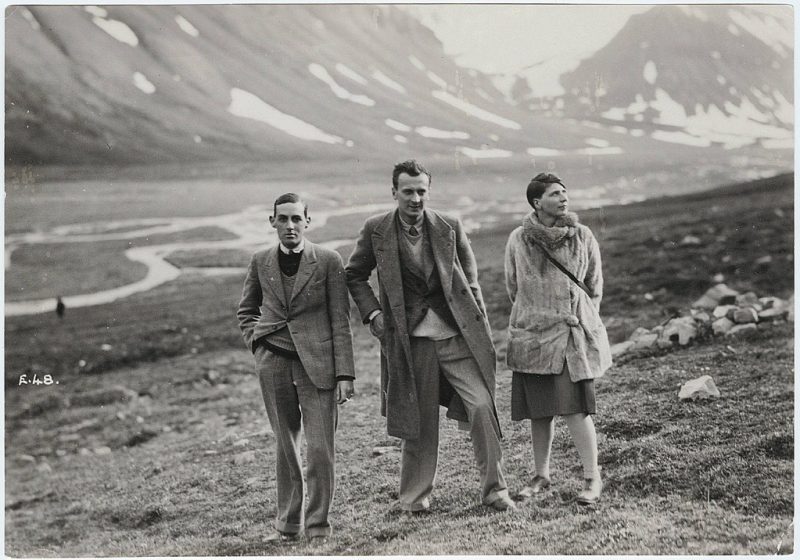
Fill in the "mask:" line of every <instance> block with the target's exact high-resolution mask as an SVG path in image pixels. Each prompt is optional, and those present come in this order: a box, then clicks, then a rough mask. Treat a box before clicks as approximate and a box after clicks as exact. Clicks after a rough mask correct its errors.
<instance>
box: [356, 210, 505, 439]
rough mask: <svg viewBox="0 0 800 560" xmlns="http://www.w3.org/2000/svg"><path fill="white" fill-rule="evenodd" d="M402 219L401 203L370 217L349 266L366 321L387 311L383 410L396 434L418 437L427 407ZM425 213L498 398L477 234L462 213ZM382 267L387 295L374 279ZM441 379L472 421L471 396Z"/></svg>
mask: <svg viewBox="0 0 800 560" xmlns="http://www.w3.org/2000/svg"><path fill="white" fill-rule="evenodd" d="M397 219H398V217H397V210H393V211H390V212H388V213H385V214H379V215H377V216H373V217H371V218H369V219H367V221H366V222H365V223H364V227H363V228H362V229H361V232H360V233H359V237H358V241H357V243H356V247H355V249H354V250H353V253H352V254H351V255H350V260H349V261H348V263H347V266H346V267H345V270H346V274H347V287H348V288H349V289H350V295H352V296H353V299H354V300H355V302H356V305H357V306H358V309H359V313H360V314H361V317H362V319H363V321H364V322H365V323H366V322H367V320H368V317H369V315H370V313H372V312H373V311H375V310H376V309H380V310H381V311H382V312H383V314H384V325H385V330H384V335H383V337H382V339H381V387H382V401H381V412H382V413H383V415H384V416H386V424H387V431H388V433H389V435H391V436H395V437H400V438H404V439H416V438H418V437H419V432H420V421H419V409H418V407H417V403H416V383H415V379H414V372H413V370H412V360H411V341H410V337H409V326H408V320H407V317H406V311H405V302H404V301H403V288H402V273H401V270H400V252H399V239H398V234H397V228H396V227H395V220H397ZM424 219H425V224H426V229H427V235H428V236H429V240H430V244H431V247H432V249H433V256H434V260H435V262H436V269H437V271H438V273H439V277H440V280H441V282H442V289H443V291H444V295H445V299H446V300H447V304H448V306H449V307H450V311H451V312H452V314H453V317H454V319H455V321H456V323H457V325H458V328H459V330H460V332H461V334H462V335H463V337H464V340H465V341H466V343H467V345H468V346H469V348H470V350H471V351H472V355H473V356H474V357H475V360H476V361H477V363H478V366H479V367H480V370H481V374H482V376H483V380H484V382H485V383H486V386H487V388H488V389H489V392H490V394H491V395H492V398H493V399H494V390H495V368H496V362H495V360H496V357H495V350H494V345H493V343H492V337H491V332H490V327H489V322H488V321H487V318H486V308H485V306H484V303H483V296H482V295H481V289H480V286H478V267H477V265H476V263H475V256H474V255H473V253H472V248H471V247H470V244H469V240H468V239H467V235H466V233H464V228H463V226H462V225H461V222H460V221H459V220H458V219H457V218H453V217H450V216H446V215H444V214H440V213H438V212H435V211H433V210H425V218H424ZM375 268H377V270H378V292H379V296H380V300H379V299H378V296H376V294H375V292H374V291H373V289H372V287H371V286H370V285H369V278H370V276H371V274H372V271H373V269H375ZM440 386H441V391H440V395H439V397H440V402H441V404H442V405H443V406H447V407H448V413H447V415H448V417H450V418H453V419H456V420H461V421H467V414H466V409H465V408H464V403H463V402H462V401H461V398H460V397H459V396H458V394H457V393H456V392H455V391H454V390H453V389H452V387H451V386H450V384H449V383H448V382H447V380H446V379H444V377H442V378H441V379H440Z"/></svg>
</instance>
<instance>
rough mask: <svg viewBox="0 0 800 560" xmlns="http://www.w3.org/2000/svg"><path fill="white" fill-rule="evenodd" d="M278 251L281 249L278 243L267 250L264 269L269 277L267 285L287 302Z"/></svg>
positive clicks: (279, 297)
mask: <svg viewBox="0 0 800 560" xmlns="http://www.w3.org/2000/svg"><path fill="white" fill-rule="evenodd" d="M278 251H280V249H279V248H278V246H277V245H275V247H273V248H272V249H270V250H269V252H267V258H266V260H265V261H264V265H263V270H264V275H265V276H266V278H267V285H268V286H269V287H270V289H271V290H272V291H273V293H274V294H275V297H276V298H278V300H279V301H282V302H283V303H284V304H285V303H287V302H286V295H285V294H284V293H283V280H281V268H280V266H279V265H278Z"/></svg>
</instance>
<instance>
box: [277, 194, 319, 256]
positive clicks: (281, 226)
mask: <svg viewBox="0 0 800 560" xmlns="http://www.w3.org/2000/svg"><path fill="white" fill-rule="evenodd" d="M303 208H304V206H303V203H302V202H284V203H283V204H278V206H277V207H276V208H275V215H274V216H270V217H269V223H270V224H272V227H274V228H275V229H276V230H278V239H280V240H281V243H283V245H284V246H285V247H286V248H287V249H294V248H296V247H297V246H298V245H300V242H301V241H303V234H304V233H305V231H306V228H307V227H308V222H309V219H308V218H306V216H305V210H304V209H303Z"/></svg>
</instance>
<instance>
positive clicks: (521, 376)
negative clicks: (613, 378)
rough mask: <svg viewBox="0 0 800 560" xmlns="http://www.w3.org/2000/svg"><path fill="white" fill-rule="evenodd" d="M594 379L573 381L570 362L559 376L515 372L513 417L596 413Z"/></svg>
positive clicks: (514, 418)
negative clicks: (568, 367) (570, 374)
mask: <svg viewBox="0 0 800 560" xmlns="http://www.w3.org/2000/svg"><path fill="white" fill-rule="evenodd" d="M595 411H596V407H595V400H594V379H585V380H583V381H578V382H577V383H574V382H573V381H572V380H571V379H570V378H569V370H568V369H567V364H566V363H564V369H563V370H561V373H559V374H557V375H553V374H536V373H521V372H519V371H515V372H514V377H513V378H512V380H511V419H512V420H526V419H529V418H530V419H533V420H535V419H539V418H549V417H550V416H564V415H567V414H576V413H578V412H585V413H586V414H594V413H595Z"/></svg>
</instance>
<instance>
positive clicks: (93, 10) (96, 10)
mask: <svg viewBox="0 0 800 560" xmlns="http://www.w3.org/2000/svg"><path fill="white" fill-rule="evenodd" d="M83 9H84V10H86V11H87V12H89V13H90V14H92V15H93V16H97V17H99V18H104V17H107V16H108V12H107V11H106V10H105V9H103V8H101V7H100V6H84V7H83Z"/></svg>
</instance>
